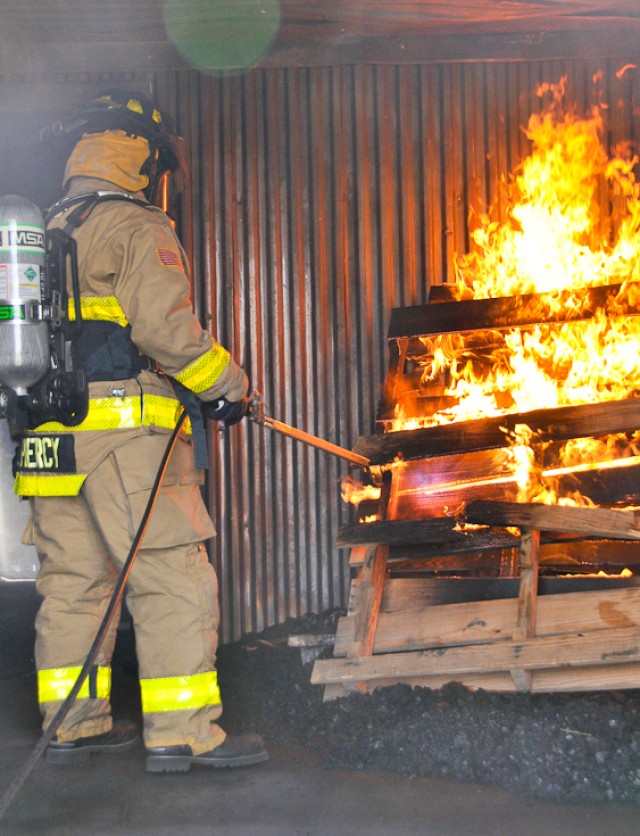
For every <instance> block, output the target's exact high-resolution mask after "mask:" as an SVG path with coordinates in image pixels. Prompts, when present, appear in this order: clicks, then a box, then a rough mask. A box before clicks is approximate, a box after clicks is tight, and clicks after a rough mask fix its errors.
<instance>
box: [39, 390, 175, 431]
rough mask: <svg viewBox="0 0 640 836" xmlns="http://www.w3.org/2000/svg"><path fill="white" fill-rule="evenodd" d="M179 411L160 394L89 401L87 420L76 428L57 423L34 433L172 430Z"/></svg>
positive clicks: (47, 425) (171, 399)
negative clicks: (153, 428)
mask: <svg viewBox="0 0 640 836" xmlns="http://www.w3.org/2000/svg"><path fill="white" fill-rule="evenodd" d="M181 412H182V404H181V403H180V401H177V400H175V399H174V398H165V397H164V396H163V395H143V397H142V398H140V396H138V395H136V396H135V397H124V398H90V399H89V410H88V412H87V417H86V418H85V419H84V421H82V422H81V423H80V424H77V425H76V426H75V427H68V426H67V425H66V424H60V423H59V422H58V421H48V422H47V423H46V424H40V426H38V427H36V429H35V432H43V433H44V432H86V431H92V430H130V429H135V428H136V427H149V426H151V425H154V426H156V427H163V428H165V429H169V430H171V429H173V428H174V427H175V425H176V424H177V422H178V417H179V416H180V413H181ZM183 431H184V432H185V433H187V434H189V433H190V432H191V424H190V422H189V419H187V420H186V421H185V423H184V424H183Z"/></svg>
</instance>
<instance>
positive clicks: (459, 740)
mask: <svg viewBox="0 0 640 836" xmlns="http://www.w3.org/2000/svg"><path fill="white" fill-rule="evenodd" d="M338 616H339V614H338V613H329V614H325V615H324V616H319V617H317V618H305V619H296V620H289V621H287V622H285V623H284V624H282V625H280V626H279V627H276V628H271V629H270V630H267V631H265V632H264V633H261V634H260V635H259V636H249V637H246V638H244V639H243V640H242V641H241V642H238V643H235V644H232V645H226V646H224V647H222V648H221V649H220V653H219V660H218V667H219V672H220V681H221V687H222V696H223V701H224V705H225V713H224V718H223V719H224V723H223V724H224V725H225V727H226V728H227V730H228V731H230V732H232V733H233V732H235V733H238V732H242V731H258V732H260V733H261V734H263V735H264V736H265V737H267V738H272V739H275V740H277V741H279V742H282V743H290V744H298V745H303V746H308V747H310V748H312V749H313V750H314V751H315V752H317V753H318V754H319V755H320V757H321V759H322V761H323V763H324V765H325V766H326V767H329V768H340V769H360V770H377V771H388V772H397V773H401V774H403V775H405V776H412V777H418V776H421V777H440V778H448V779H457V780H460V781H482V782H486V783H491V784H495V785H498V786H501V787H503V788H505V789H508V790H510V791H513V792H517V793H520V794H525V795H529V796H532V797H536V798H539V799H547V800H555V801H572V802H576V801H584V802H586V801H590V802H594V801H615V802H621V801H633V802H638V801H640V691H616V692H606V693H587V694H553V695H527V694H518V695H504V694H490V693H488V692H484V691H476V692H471V691H469V690H467V689H466V688H464V687H463V686H460V685H457V684H451V685H448V686H446V687H445V688H443V689H441V690H438V691H433V690H430V689H428V688H410V687H409V686H405V685H396V686H393V687H390V688H382V689H379V690H377V691H375V692H374V693H372V694H365V695H360V694H353V695H350V696H348V697H345V698H341V699H338V700H333V701H331V702H326V703H325V702H323V701H322V696H323V689H322V688H321V687H318V686H312V685H311V684H310V681H309V680H310V675H311V669H312V664H313V663H307V664H303V662H302V658H301V653H300V650H298V649H295V648H289V647H288V646H287V645H286V637H287V636H288V635H300V634H306V633H326V632H329V633H331V632H334V631H335V624H336V621H337V618H338ZM325 655H330V651H329V652H328V653H327V652H325Z"/></svg>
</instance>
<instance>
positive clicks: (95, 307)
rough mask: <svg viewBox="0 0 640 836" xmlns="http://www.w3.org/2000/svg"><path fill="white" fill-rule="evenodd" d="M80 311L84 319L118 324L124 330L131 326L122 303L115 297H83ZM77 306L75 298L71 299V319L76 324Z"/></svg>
mask: <svg viewBox="0 0 640 836" xmlns="http://www.w3.org/2000/svg"><path fill="white" fill-rule="evenodd" d="M80 310H81V311H82V318H83V319H96V320H100V321H101V322H117V324H118V325H121V326H122V327H123V328H124V327H125V326H126V325H128V324H129V321H128V320H127V318H126V316H125V315H124V311H123V310H122V307H121V306H120V302H118V300H117V299H116V297H115V296H82V297H81V298H80ZM75 318H76V305H75V300H74V299H73V298H70V299H69V319H70V321H71V322H74V321H75Z"/></svg>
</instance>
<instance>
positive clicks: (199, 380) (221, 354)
mask: <svg viewBox="0 0 640 836" xmlns="http://www.w3.org/2000/svg"><path fill="white" fill-rule="evenodd" d="M230 360H231V355H230V354H229V352H228V351H227V349H226V348H223V347H222V346H221V345H218V343H217V342H216V341H215V340H211V348H210V349H209V351H205V353H204V354H202V355H201V356H200V357H198V359H197V360H194V361H193V363H190V364H189V365H188V366H187V367H186V369H183V370H182V371H181V372H178V374H176V375H175V379H176V380H177V381H178V382H179V383H182V385H183V386H186V387H187V389H191V391H192V392H195V393H196V394H198V393H199V392H204V391H205V389H209V387H211V386H213V384H214V383H215V382H216V380H217V379H218V378H219V377H220V375H221V374H222V372H223V371H224V370H225V369H226V368H227V366H228V365H229V361H230Z"/></svg>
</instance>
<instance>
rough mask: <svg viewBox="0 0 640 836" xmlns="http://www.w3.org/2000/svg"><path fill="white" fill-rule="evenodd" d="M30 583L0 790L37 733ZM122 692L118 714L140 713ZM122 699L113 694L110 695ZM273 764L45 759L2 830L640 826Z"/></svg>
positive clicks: (632, 829) (5, 680)
mask: <svg viewBox="0 0 640 836" xmlns="http://www.w3.org/2000/svg"><path fill="white" fill-rule="evenodd" d="M36 608H37V600H36V596H35V593H34V590H33V584H29V583H21V584H17V583H14V584H7V583H0V628H1V630H2V633H1V635H2V638H1V640H0V705H1V706H2V709H1V711H0V735H1V737H0V740H1V741H2V747H1V748H0V792H1V793H3V792H4V791H5V789H6V788H7V787H8V786H9V784H10V783H11V781H12V779H13V777H14V776H15V773H16V771H17V770H18V769H20V768H21V767H22V766H23V764H24V763H25V762H26V760H27V758H28V757H29V754H30V753H31V751H32V749H33V747H34V746H35V744H36V742H37V740H38V737H39V717H38V710H37V705H36V698H35V677H34V672H33V662H32V658H33V653H32V649H33V617H34V614H35V611H36ZM133 693H135V692H134V691H133V690H132V689H128V690H127V688H126V687H125V688H122V687H120V688H119V690H118V693H117V694H116V692H115V689H114V703H115V704H116V707H117V711H118V716H121V717H127V716H128V717H136V716H138V714H139V708H138V706H137V705H134V704H132V700H133V697H132V694H133ZM116 698H117V699H116ZM267 743H268V748H269V751H270V753H271V760H270V761H269V762H268V763H266V764H263V765H260V766H257V767H253V768H248V769H239V770H230V771H225V770H222V771H218V770H211V771H209V770H192V771H191V772H190V773H186V774H179V775H170V774H169V775H148V774H147V773H146V772H145V770H144V751H143V750H142V749H141V748H140V749H138V750H136V751H134V752H131V753H128V754H125V755H121V756H118V757H106V756H102V757H99V756H94V757H92V759H91V760H90V762H89V763H88V764H85V765H82V766H78V767H54V766H50V765H48V764H47V763H45V762H44V760H40V761H39V762H38V763H37V765H36V767H35V769H34V770H33V772H32V773H31V776H30V777H29V778H28V780H27V782H26V783H25V785H24V787H23V788H22V790H21V792H20V793H19V795H18V796H17V797H16V799H15V800H14V802H13V804H12V806H11V807H10V809H9V810H8V812H7V814H6V816H5V817H4V820H3V821H0V833H2V834H12V835H13V834H27V833H38V834H41V833H47V834H64V835H65V836H67V834H88V833H90V834H116V833H123V834H124V833H126V834H181V836H189V835H190V834H209V833H211V834H221V835H222V834H238V835H239V834H242V836H245V834H247V836H248V835H249V834H296V836H298V835H299V836H316V835H317V836H334V835H335V836H357V834H368V836H372V834H373V836H375V835H376V834H427V835H428V836H431V835H433V836H485V834H486V836H502V834H504V836H529V834H531V836H556V834H557V835H558V836H571V834H580V836H603V834H607V835H608V836H611V834H614V835H615V834H629V836H631V834H634V835H635V834H638V833H640V806H637V805H596V804H593V805H580V806H576V805H561V804H553V803H545V802H537V801H533V800H531V799H528V798H524V797H519V796H514V795H510V794H509V793H507V792H504V791H503V790H501V789H498V788H495V787H491V786H484V785H480V784H460V783H455V782H447V781H442V780H429V779H419V780H411V779H405V778H401V777H398V776H396V775H386V774H381V773H364V772H340V771H330V770H326V769H323V768H322V766H321V765H320V764H319V763H318V762H317V759H316V758H315V757H314V755H313V754H312V753H311V752H309V751H306V750H302V749H298V748H294V747H290V746H286V747H285V746H282V745H278V744H276V743H275V742H273V741H267Z"/></svg>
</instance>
